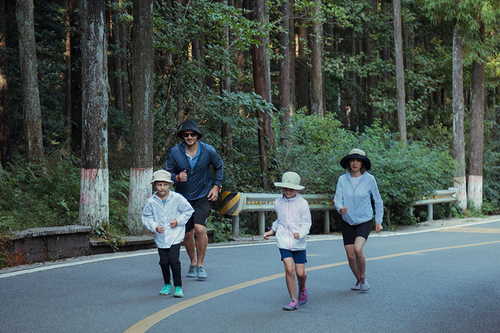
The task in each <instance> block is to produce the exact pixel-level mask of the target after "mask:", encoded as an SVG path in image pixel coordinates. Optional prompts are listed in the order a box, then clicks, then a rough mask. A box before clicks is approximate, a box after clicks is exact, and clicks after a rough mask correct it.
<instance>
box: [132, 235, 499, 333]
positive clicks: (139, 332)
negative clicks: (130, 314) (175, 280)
mask: <svg viewBox="0 0 500 333" xmlns="http://www.w3.org/2000/svg"><path fill="white" fill-rule="evenodd" d="M448 230H449V229H448ZM498 243H500V240H498V241H491V242H484V243H475V244H466V245H456V246H448V247H438V248H434V249H426V250H417V251H409V252H402V253H395V254H389V255H385V256H380V257H374V258H368V259H366V260H367V261H372V260H382V259H390V258H397V257H402V256H408V255H415V254H421V253H428V252H436V251H444V250H453V249H461V248H466V247H473V246H482V245H491V244H498ZM342 265H347V261H341V262H337V263H332V264H326V265H320V266H314V267H309V268H307V269H306V270H307V271H308V272H310V271H315V270H319V269H325V268H331V267H337V266H342ZM284 276H285V273H279V274H273V275H269V276H265V277H262V278H258V279H255V280H251V281H247V282H242V283H238V284H235V285H232V286H229V287H226V288H222V289H219V290H215V291H212V292H210V293H208V294H203V295H200V296H196V297H193V298H190V299H188V300H185V301H182V302H180V303H177V304H175V305H172V306H169V307H167V308H165V309H163V310H160V311H158V312H156V313H153V314H152V315H151V316H149V317H146V318H144V319H143V320H141V321H139V322H137V323H136V324H134V325H132V326H131V327H130V328H129V329H127V330H126V331H125V333H143V332H146V331H147V330H148V329H150V328H151V327H152V326H153V325H155V324H157V323H159V322H160V321H162V320H164V319H166V318H168V317H170V316H171V315H173V314H174V313H177V312H179V311H181V310H184V309H187V308H189V307H190V306H193V305H196V304H199V303H201V302H204V301H206V300H209V299H211V298H214V297H217V296H221V295H224V294H227V293H230V292H233V291H237V290H240V289H243V288H247V287H250V286H253V285H256V284H259V283H264V282H268V281H271V280H275V279H279V278H282V277H284Z"/></svg>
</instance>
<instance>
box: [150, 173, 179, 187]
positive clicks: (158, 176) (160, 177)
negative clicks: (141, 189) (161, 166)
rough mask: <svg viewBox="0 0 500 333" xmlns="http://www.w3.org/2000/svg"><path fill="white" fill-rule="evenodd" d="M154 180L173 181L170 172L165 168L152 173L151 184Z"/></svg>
mask: <svg viewBox="0 0 500 333" xmlns="http://www.w3.org/2000/svg"><path fill="white" fill-rule="evenodd" d="M154 182H167V183H173V182H174V181H173V180H172V175H171V174H170V172H168V171H165V170H158V171H155V172H154V173H153V180H152V181H151V184H153V183H154Z"/></svg>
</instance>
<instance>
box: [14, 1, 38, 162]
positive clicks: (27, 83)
mask: <svg viewBox="0 0 500 333" xmlns="http://www.w3.org/2000/svg"><path fill="white" fill-rule="evenodd" d="M16 19H17V28H18V30H19V53H20V60H21V91H22V95H23V110H24V136H25V146H26V160H27V161H28V162H30V163H37V164H38V163H40V162H41V161H42V159H43V155H44V151H43V134H42V111H41V108H40V95H39V90H38V62H37V59H36V44H35V25H34V19H33V0H17V1H16Z"/></svg>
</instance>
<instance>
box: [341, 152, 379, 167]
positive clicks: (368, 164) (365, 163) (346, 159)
mask: <svg viewBox="0 0 500 333" xmlns="http://www.w3.org/2000/svg"><path fill="white" fill-rule="evenodd" d="M355 158H357V159H360V160H362V161H363V166H364V167H365V169H366V171H368V170H370V169H371V168H372V163H371V162H370V159H369V158H368V157H366V156H363V155H359V154H352V155H347V156H344V157H343V158H342V159H341V160H340V166H341V167H342V168H344V169H349V161H350V160H352V159H355Z"/></svg>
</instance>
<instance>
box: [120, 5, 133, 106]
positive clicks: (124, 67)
mask: <svg viewBox="0 0 500 333" xmlns="http://www.w3.org/2000/svg"><path fill="white" fill-rule="evenodd" d="M118 1H119V5H120V15H121V16H123V15H125V14H126V12H127V10H126V8H125V6H124V4H123V0H118ZM120 40H121V42H120V47H121V51H122V52H121V56H122V59H121V61H120V63H121V73H122V90H123V92H122V96H123V102H122V105H123V113H125V114H126V115H130V106H129V102H130V89H129V83H130V80H129V78H130V70H129V67H130V66H129V61H128V59H129V57H130V53H129V51H130V50H129V27H128V25H127V24H126V23H125V22H123V20H122V21H120Z"/></svg>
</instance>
